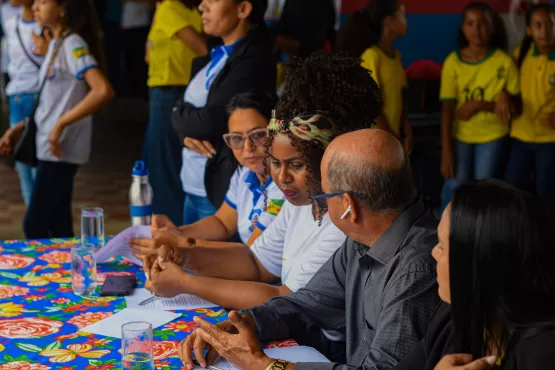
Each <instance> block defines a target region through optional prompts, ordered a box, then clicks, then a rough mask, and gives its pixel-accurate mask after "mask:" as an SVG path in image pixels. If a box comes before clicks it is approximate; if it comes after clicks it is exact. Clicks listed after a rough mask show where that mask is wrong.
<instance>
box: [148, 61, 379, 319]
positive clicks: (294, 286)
mask: <svg viewBox="0 0 555 370" xmlns="http://www.w3.org/2000/svg"><path fill="white" fill-rule="evenodd" d="M286 82H287V90H286V91H285V95H284V97H283V99H282V100H281V101H280V103H278V106H277V108H276V110H275V112H274V116H273V118H272V120H271V121H270V124H269V126H268V130H269V139H268V142H267V144H266V153H267V154H266V159H265V163H266V168H267V171H269V172H270V174H271V175H272V178H273V179H274V182H275V183H276V185H277V186H278V187H279V188H280V190H281V191H283V193H284V195H285V197H286V198H287V202H286V203H285V204H284V206H283V209H282V210H281V212H280V213H279V215H278V217H277V218H276V219H275V220H274V222H273V223H272V224H271V225H270V227H268V229H267V230H265V231H264V233H263V234H262V236H260V237H259V238H258V239H257V240H256V241H255V242H254V244H253V245H252V246H251V247H250V248H248V247H246V246H245V245H242V244H236V245H232V246H226V247H220V248H214V247H206V246H202V245H195V244H197V243H195V241H194V240H191V239H187V238H183V237H179V236H176V235H175V234H172V233H168V234H165V235H163V234H159V235H157V236H156V238H155V244H156V246H155V247H158V246H160V248H156V249H155V251H154V252H155V253H156V254H152V255H150V256H149V257H148V258H145V266H144V268H145V271H146V272H147V274H149V277H150V280H149V281H148V282H147V288H149V289H150V290H152V291H153V292H155V293H156V294H157V295H159V296H165V297H167V296H170V297H171V296H175V295H178V294H181V293H190V294H194V295H197V296H200V297H202V298H204V299H206V300H209V301H211V302H213V303H215V304H218V305H220V306H223V307H226V308H234V309H239V308H245V307H251V306H253V305H256V304H261V303H264V302H266V301H267V300H269V299H270V298H273V297H276V296H282V295H287V294H290V293H291V292H294V291H296V290H298V289H300V288H302V287H304V286H305V285H306V284H307V283H308V281H309V280H310V279H311V278H312V276H313V275H314V273H316V271H317V270H318V269H319V268H320V267H321V266H322V265H323V264H324V263H325V262H326V261H327V260H328V259H329V257H330V256H331V255H332V254H333V252H334V251H335V250H337V249H338V248H339V247H340V246H341V244H342V243H343V242H344V240H345V235H344V234H343V233H342V232H341V231H340V230H339V229H337V228H336V227H335V226H334V225H333V223H332V222H331V220H330V218H329V216H328V215H327V213H326V209H324V208H320V207H319V206H318V204H317V203H316V202H315V201H314V198H313V195H314V194H317V193H319V192H320V191H321V190H320V162H321V160H322V156H323V154H324V151H325V148H326V147H327V145H328V144H329V143H330V142H331V141H332V140H333V139H334V138H335V137H336V136H337V135H340V134H343V133H346V132H351V131H355V130H359V129H363V128H368V127H370V126H372V124H373V121H374V119H375V118H376V117H377V116H378V115H379V114H380V107H381V102H380V95H379V89H378V87H377V85H376V83H375V82H374V80H372V78H371V77H370V76H369V74H368V73H367V72H366V70H365V69H364V68H363V67H361V66H360V60H358V59H356V58H350V57H343V56H337V55H335V56H334V55H314V56H311V57H309V58H307V59H305V60H304V61H301V60H299V59H295V60H293V62H292V63H291V64H290V66H289V69H288V74H287V81H286ZM184 268H185V269H187V270H188V271H191V272H193V273H194V274H195V275H191V274H189V273H187V272H185V271H184ZM280 280H281V284H279V285H276V284H278V283H279V282H280Z"/></svg>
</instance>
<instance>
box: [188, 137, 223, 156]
mask: <svg viewBox="0 0 555 370" xmlns="http://www.w3.org/2000/svg"><path fill="white" fill-rule="evenodd" d="M183 145H185V147H187V148H189V149H191V150H192V151H194V152H196V153H198V154H200V155H202V156H204V157H206V158H212V157H213V156H214V155H216V149H214V147H213V146H212V144H211V143H210V142H209V141H206V140H197V139H193V138H190V137H186V138H185V140H183Z"/></svg>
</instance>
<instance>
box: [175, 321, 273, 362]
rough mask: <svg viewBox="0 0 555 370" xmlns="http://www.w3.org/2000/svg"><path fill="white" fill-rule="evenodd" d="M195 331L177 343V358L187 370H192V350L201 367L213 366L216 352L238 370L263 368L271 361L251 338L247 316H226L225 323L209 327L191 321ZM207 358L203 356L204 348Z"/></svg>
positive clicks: (251, 328)
mask: <svg viewBox="0 0 555 370" xmlns="http://www.w3.org/2000/svg"><path fill="white" fill-rule="evenodd" d="M194 320H195V323H196V324H197V325H199V329H197V330H195V332H194V333H193V334H191V335H190V336H189V337H188V338H187V339H186V340H185V341H183V342H181V343H180V344H179V349H178V354H179V358H180V359H181V361H183V363H184V364H185V366H186V367H187V368H189V369H193V368H194V364H193V359H192V351H194V353H195V357H196V360H197V361H198V362H199V364H200V365H201V366H202V367H206V366H207V365H210V364H211V363H213V361H214V360H215V359H216V357H217V354H218V353H219V354H220V355H221V356H222V357H225V358H226V359H227V360H228V361H230V362H232V363H233V364H234V365H236V366H237V367H239V368H240V369H265V368H266V367H268V365H269V364H270V363H271V362H272V360H271V359H270V358H268V357H267V356H266V355H265V354H264V351H263V350H262V346H261V345H260V342H259V341H258V339H257V338H256V336H255V332H254V330H255V324H254V320H253V318H252V317H250V316H240V315H239V314H238V313H237V312H235V311H231V312H230V313H229V320H227V321H224V322H221V323H219V324H218V325H212V324H210V323H208V322H206V321H204V320H202V319H201V318H199V317H195V318H194ZM205 348H206V349H208V350H209V351H208V355H207V357H206V358H205V357H204V349H205Z"/></svg>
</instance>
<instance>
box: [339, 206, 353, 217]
mask: <svg viewBox="0 0 555 370" xmlns="http://www.w3.org/2000/svg"><path fill="white" fill-rule="evenodd" d="M352 210H353V208H351V205H350V204H349V207H347V210H346V211H345V213H343V216H341V219H342V220H344V219H346V218H347V216H348V215H349V213H351V211H352Z"/></svg>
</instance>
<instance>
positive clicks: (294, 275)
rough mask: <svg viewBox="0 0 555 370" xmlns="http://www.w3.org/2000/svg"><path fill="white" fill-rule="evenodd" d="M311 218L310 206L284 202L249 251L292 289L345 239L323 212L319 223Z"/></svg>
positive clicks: (318, 266) (307, 277)
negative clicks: (277, 213)
mask: <svg viewBox="0 0 555 370" xmlns="http://www.w3.org/2000/svg"><path fill="white" fill-rule="evenodd" d="M318 224H319V221H318V220H314V216H313V214H312V206H311V205H308V206H294V205H292V204H291V203H289V202H287V201H286V202H285V205H284V207H283V209H282V210H281V212H280V213H279V215H278V216H277V217H276V219H275V220H274V222H272V224H271V225H270V227H268V229H267V230H266V231H264V233H263V234H262V236H261V237H259V238H258V239H256V241H255V242H254V244H253V245H252V246H251V250H252V252H253V253H254V255H255V256H256V258H257V259H258V261H259V262H260V263H261V264H262V266H264V268H265V269H266V270H268V272H270V273H271V274H273V275H275V276H280V277H281V282H282V284H283V285H285V286H287V287H288V288H289V289H291V290H292V291H293V292H296V291H297V290H299V289H300V288H303V287H304V286H305V285H306V284H307V283H308V282H309V281H310V279H312V277H313V276H314V274H315V273H316V272H317V271H318V270H319V269H320V267H322V265H323V264H324V263H325V262H326V261H327V260H328V259H329V258H330V257H331V256H332V254H333V253H334V252H335V251H336V250H337V249H339V247H340V246H341V245H342V244H343V243H344V242H345V239H346V237H345V234H343V232H341V230H339V229H338V228H337V227H336V226H335V225H334V224H333V223H332V222H331V220H330V218H329V215H328V214H326V215H324V217H323V218H322V224H321V225H320V226H319V225H318Z"/></svg>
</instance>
